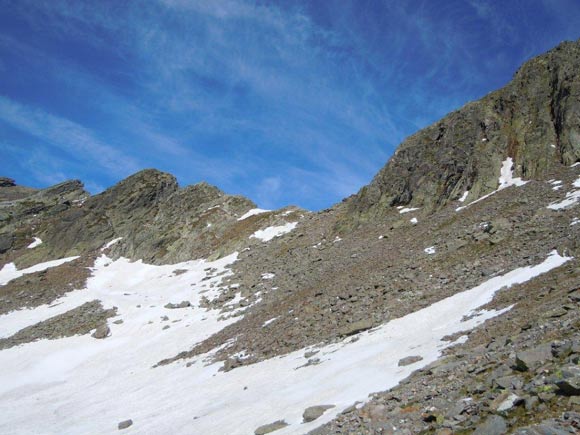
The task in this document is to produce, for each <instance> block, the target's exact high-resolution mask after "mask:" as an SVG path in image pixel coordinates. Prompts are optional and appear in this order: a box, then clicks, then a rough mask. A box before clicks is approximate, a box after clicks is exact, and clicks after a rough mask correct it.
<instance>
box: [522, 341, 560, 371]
mask: <svg viewBox="0 0 580 435" xmlns="http://www.w3.org/2000/svg"><path fill="white" fill-rule="evenodd" d="M552 359H553V357H552V345H551V344H550V343H544V344H541V345H539V346H536V347H534V348H533V349H528V350H525V351H523V352H517V353H516V355H515V362H514V368H515V369H516V370H519V371H522V372H525V371H527V370H530V369H533V368H536V367H538V366H540V365H541V364H543V363H545V362H547V361H551V360H552Z"/></svg>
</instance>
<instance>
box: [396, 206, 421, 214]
mask: <svg viewBox="0 0 580 435" xmlns="http://www.w3.org/2000/svg"><path fill="white" fill-rule="evenodd" d="M420 208H421V207H416V208H409V207H405V208H402V209H400V210H399V213H400V214H403V213H409V212H412V211H416V210H419V209H420Z"/></svg>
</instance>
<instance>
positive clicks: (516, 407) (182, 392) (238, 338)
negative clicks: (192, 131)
mask: <svg viewBox="0 0 580 435" xmlns="http://www.w3.org/2000/svg"><path fill="white" fill-rule="evenodd" d="M579 72H580V41H576V42H565V43H562V44H561V45H559V46H558V47H556V48H554V49H553V50H551V51H550V52H548V53H546V54H544V55H541V56H539V57H537V58H534V59H532V60H530V61H529V62H527V63H526V64H524V65H523V66H522V67H521V68H520V69H519V70H518V71H517V72H516V73H515V76H514V78H513V80H512V81H511V82H510V83H509V84H508V85H507V86H505V87H504V88H502V89H500V90H498V91H495V92H492V93H490V94H489V95H487V96H486V97H484V98H482V99H481V100H479V101H476V102H471V103H468V104H467V105H465V106H464V107H463V108H461V109H459V110H457V111H455V112H453V113H451V114H449V115H448V116H446V117H445V118H443V119H442V120H441V121H439V122H437V123H435V124H434V125H432V126H430V127H427V128H425V129H424V130H421V131H419V132H417V133H416V134H414V135H413V136H411V137H409V138H408V139H407V140H405V141H404V142H403V143H402V144H401V145H400V147H399V149H398V150H397V151H396V153H395V154H394V155H393V157H392V158H391V159H390V161H389V162H387V164H386V165H385V166H384V168H383V169H381V171H380V172H379V173H378V174H377V175H376V176H375V178H374V179H373V180H372V182H371V183H370V184H369V185H368V186H365V187H363V188H362V189H361V190H360V191H359V192H358V193H357V194H356V195H353V196H351V197H349V198H346V199H345V200H343V201H342V202H341V203H339V204H336V205H335V206H334V207H332V208H330V209H327V210H323V211H320V212H316V213H313V212H309V211H306V210H303V209H300V208H299V207H295V206H289V207H286V208H283V209H280V210H261V209H259V208H257V206H256V205H255V204H254V203H252V201H250V200H249V199H247V198H243V197H240V196H232V195H228V194H226V193H224V192H222V191H221V190H220V189H219V188H217V187H214V186H211V185H209V184H207V183H203V182H202V183H199V184H195V185H193V186H187V187H180V186H179V185H178V183H177V181H176V179H175V178H174V177H173V176H172V175H170V174H166V173H163V172H160V171H157V170H154V169H148V170H144V171H141V172H139V173H137V174H135V175H132V176H130V177H129V178H127V179H125V180H123V181H121V182H120V183H118V184H117V185H115V186H113V187H111V188H109V189H107V190H105V191H104V192H102V193H100V194H98V195H94V196H91V195H90V194H89V193H88V192H86V191H85V190H84V187H83V184H82V182H80V181H78V180H73V181H67V182H64V183H61V184H58V185H56V186H52V187H48V188H46V189H32V188H27V187H22V186H19V185H18V184H17V182H16V181H14V180H12V179H10V178H6V177H0V409H2V417H1V418H0V432H1V433H3V434H29V433H55V434H56V433H59V434H63V433H71V434H80V433H82V434H84V433H87V434H88V433H117V432H119V431H124V432H127V433H143V434H145V433H148V434H157V433H159V434H161V433H182V434H266V433H276V434H281V435H282V434H306V433H310V434H438V435H446V434H472V433H473V434H504V433H514V434H522V435H523V434H574V433H578V432H579V431H580V332H579V331H580V267H579V266H580V263H579V258H580V73H579Z"/></svg>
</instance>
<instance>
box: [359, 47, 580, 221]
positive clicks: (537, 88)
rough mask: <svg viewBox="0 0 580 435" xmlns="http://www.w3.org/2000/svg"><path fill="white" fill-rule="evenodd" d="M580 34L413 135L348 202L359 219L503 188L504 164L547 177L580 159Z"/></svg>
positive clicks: (526, 174) (525, 173)
mask: <svg viewBox="0 0 580 435" xmlns="http://www.w3.org/2000/svg"><path fill="white" fill-rule="evenodd" d="M579 70H580V40H579V41H576V42H565V43H562V44H561V45H559V46H558V47H556V48H555V49H553V50H551V51H549V52H548V53H546V54H544V55H541V56H538V57H536V58H534V59H532V60H530V61H528V62H527V63H525V64H524V65H523V66H522V67H521V68H520V69H519V70H518V71H517V72H516V74H515V76H514V78H513V80H512V81H511V82H510V83H509V84H508V85H507V86H505V87H504V88H503V89H500V90H499V91H496V92H493V93H491V94H489V95H487V96H486V97H484V98H482V99H481V100H479V101H477V102H472V103H468V104H466V105H465V106H464V107H462V108H461V109H459V110H457V111H455V112H453V113H451V114H449V115H447V116H446V117H445V118H443V119H442V120H441V121H439V122H437V123H435V124H433V125H431V126H429V127H427V128H425V129H423V130H421V131H419V132H417V133H416V134H414V135H412V136H410V137H409V138H408V139H406V140H405V141H404V142H403V143H402V144H401V145H400V147H399V148H398V150H397V151H396V152H395V154H394V155H393V157H392V158H391V159H390V161H389V162H388V163H387V165H386V166H385V167H383V168H382V169H381V171H380V172H379V173H378V174H377V175H376V176H375V178H374V179H373V180H372V182H371V183H370V184H369V185H368V186H366V187H364V188H362V189H361V190H360V191H359V192H358V194H357V195H355V196H354V197H352V198H351V199H350V200H349V201H348V209H349V211H350V213H351V215H352V216H354V219H355V221H359V222H360V221H368V220H371V219H372V218H373V217H375V216H381V215H383V214H385V213H387V212H388V209H389V208H390V207H392V206H399V205H402V206H403V205H408V204H412V205H413V207H422V208H423V210H425V211H432V210H435V209H439V208H441V207H442V206H444V205H445V204H447V203H449V202H450V201H454V200H457V199H459V198H460V197H461V196H463V195H464V194H465V192H467V191H468V192H469V194H468V197H467V202H470V201H472V200H474V199H477V198H478V197H481V196H483V195H485V194H487V193H490V192H491V191H493V190H495V189H497V187H498V177H499V175H500V172H499V171H500V168H501V166H502V162H503V161H505V160H506V158H508V157H511V158H512V160H513V168H512V169H513V171H514V175H515V176H521V177H523V178H527V179H529V178H536V179H542V178H543V177H544V176H545V175H546V174H547V173H548V172H550V170H552V169H553V168H554V167H555V166H559V165H562V164H563V165H570V164H572V163H574V162H576V161H579V160H580V76H578V73H577V72H578V71H579Z"/></svg>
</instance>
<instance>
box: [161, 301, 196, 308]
mask: <svg viewBox="0 0 580 435" xmlns="http://www.w3.org/2000/svg"><path fill="white" fill-rule="evenodd" d="M188 307H191V302H189V301H181V302H180V303H178V304H175V303H171V302H170V303H168V304H165V308H168V309H178V308H188Z"/></svg>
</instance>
